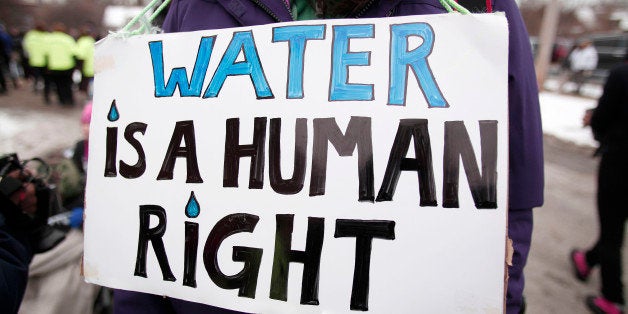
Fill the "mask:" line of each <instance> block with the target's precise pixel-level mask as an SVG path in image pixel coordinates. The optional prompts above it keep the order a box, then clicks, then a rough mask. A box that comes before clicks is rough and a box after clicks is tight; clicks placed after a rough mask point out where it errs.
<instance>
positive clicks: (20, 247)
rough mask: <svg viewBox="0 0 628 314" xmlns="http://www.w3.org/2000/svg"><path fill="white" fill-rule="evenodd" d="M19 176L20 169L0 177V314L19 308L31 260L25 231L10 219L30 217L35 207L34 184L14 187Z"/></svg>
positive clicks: (12, 311)
mask: <svg viewBox="0 0 628 314" xmlns="http://www.w3.org/2000/svg"><path fill="white" fill-rule="evenodd" d="M19 177H20V172H19V170H15V171H13V172H10V173H9V174H8V175H6V176H4V177H0V301H1V302H0V313H7V314H10V313H17V311H18V309H19V308H20V303H21V302H22V297H23V296H24V291H25V289H26V282H27V280H28V265H29V264H30V262H31V259H32V258H33V251H32V250H31V245H30V241H29V238H28V235H27V234H26V232H25V230H21V229H20V228H18V227H16V225H15V224H12V222H11V221H10V219H9V217H10V216H11V214H12V213H15V212H18V211H24V212H26V213H30V214H33V213H35V211H36V208H37V198H36V196H35V187H34V185H33V184H32V183H25V184H22V185H21V186H20V184H19V183H17V184H14V182H15V180H18V179H19ZM18 182H19V181H18ZM16 189H17V190H16Z"/></svg>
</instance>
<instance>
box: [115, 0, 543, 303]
mask: <svg viewBox="0 0 628 314" xmlns="http://www.w3.org/2000/svg"><path fill="white" fill-rule="evenodd" d="M459 2H461V3H463V2H464V1H459ZM468 2H469V3H470V2H473V3H481V4H485V7H484V8H483V10H481V11H485V12H496V11H501V12H504V13H505V15H506V18H507V19H508V27H509V56H508V100H509V142H510V143H509V149H510V157H509V159H510V169H509V172H510V181H509V206H508V207H509V208H508V210H509V211H508V236H509V237H510V238H511V239H512V240H513V242H514V243H513V246H514V255H513V265H512V266H511V267H509V269H508V272H509V273H508V288H507V313H519V311H520V310H521V308H522V307H523V288H524V276H523V268H524V266H525V264H526V261H527V257H528V253H529V250H530V242H531V235H532V225H533V223H532V208H534V207H539V206H541V205H542V204H543V188H544V178H543V145H542V140H543V139H542V130H541V115H540V107H539V97H538V88H537V82H536V76H535V73H534V63H533V58H532V49H531V47H530V41H529V37H528V33H527V30H526V28H525V24H524V23H523V19H522V17H521V14H520V12H519V9H518V7H517V4H516V3H515V1H514V0H492V1H468ZM316 8H318V9H321V8H325V10H324V11H323V12H317V10H316ZM440 13H447V11H446V10H445V8H444V7H443V6H442V4H441V3H440V2H439V1H438V0H425V1H410V0H386V1H379V0H372V1H360V0H355V1H333V0H316V1H315V2H314V3H308V0H292V1H289V2H286V1H284V0H256V1H250V0H241V1H233V0H215V1H203V0H173V1H172V3H171V4H170V8H169V11H168V14H167V16H166V19H165V21H164V23H163V30H164V31H165V32H167V33H172V32H189V31H197V30H207V29H221V28H228V27H240V26H253V25H262V24H270V23H276V22H288V21H294V20H299V19H308V18H321V17H322V18H329V17H332V18H374V17H388V16H405V15H424V14H440ZM487 92H489V93H490V87H488V90H487ZM131 294H137V295H144V294H140V293H137V292H122V291H120V292H118V297H119V298H120V299H124V300H125V301H126V302H125V303H124V304H128V303H129V302H128V301H129V298H130V295H131ZM143 297H146V296H145V295H144V296H143ZM155 297H157V298H161V297H160V296H155ZM124 304H120V306H118V307H117V309H116V312H117V313H132V310H131V309H129V310H128V311H127V310H125V306H124ZM213 309H216V308H213ZM207 311H208V312H211V307H208V308H207Z"/></svg>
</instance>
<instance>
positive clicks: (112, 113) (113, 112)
mask: <svg viewBox="0 0 628 314" xmlns="http://www.w3.org/2000/svg"><path fill="white" fill-rule="evenodd" d="M107 119H109V121H111V122H114V121H117V120H118V119H120V113H119V112H118V107H116V100H115V99H114V100H113V101H112V102H111V108H109V114H107Z"/></svg>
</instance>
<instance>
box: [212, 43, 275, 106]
mask: <svg viewBox="0 0 628 314" xmlns="http://www.w3.org/2000/svg"><path fill="white" fill-rule="evenodd" d="M240 52H242V53H243V55H244V61H240V62H236V59H237V58H238V56H239V55H240ZM235 75H248V76H249V78H250V79H251V83H253V87H254V89H255V95H256V96H257V99H272V98H275V96H274V95H273V92H272V90H271V89H270V86H269V85H268V80H267V79H266V75H265V74H264V68H263V67H262V63H261V61H260V59H259V54H258V52H257V46H256V45H255V39H254V37H253V32H252V31H241V32H234V33H233V37H232V38H231V41H230V42H229V46H227V49H226V50H225V52H224V54H223V55H222V59H221V60H220V63H219V64H218V68H217V69H216V72H214V76H213V77H212V79H211V81H210V82H209V86H207V89H206V90H205V93H204V94H203V98H213V97H218V94H219V93H220V90H221V89H222V86H223V85H224V83H225V80H226V79H227V77H229V76H235Z"/></svg>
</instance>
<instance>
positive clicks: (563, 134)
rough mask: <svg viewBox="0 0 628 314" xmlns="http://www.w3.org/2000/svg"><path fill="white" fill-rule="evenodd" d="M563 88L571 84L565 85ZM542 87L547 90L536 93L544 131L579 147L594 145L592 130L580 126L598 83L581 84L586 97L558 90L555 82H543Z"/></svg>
mask: <svg viewBox="0 0 628 314" xmlns="http://www.w3.org/2000/svg"><path fill="white" fill-rule="evenodd" d="M565 88H566V89H568V88H571V86H570V85H568V84H567V85H566V86H565ZM545 89H546V90H547V91H545V92H541V94H540V96H539V98H540V101H541V117H542V119H543V133H545V134H548V135H552V136H555V137H557V138H559V139H561V140H564V141H568V142H572V143H574V144H577V145H581V146H597V143H596V142H595V140H594V139H593V135H592V134H591V129H590V128H588V127H586V128H585V127H582V117H583V116H584V112H585V111H586V110H587V109H591V108H595V106H596V105H597V98H599V96H600V95H601V93H602V88H601V87H600V86H597V85H596V86H594V85H585V86H583V89H582V93H583V95H585V96H586V97H576V96H571V95H569V94H559V93H557V90H558V83H557V82H556V81H548V82H546V84H545Z"/></svg>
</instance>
